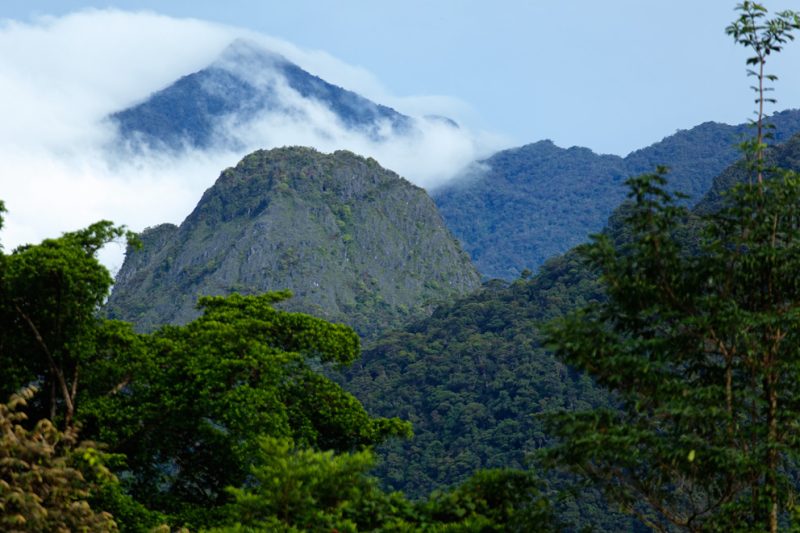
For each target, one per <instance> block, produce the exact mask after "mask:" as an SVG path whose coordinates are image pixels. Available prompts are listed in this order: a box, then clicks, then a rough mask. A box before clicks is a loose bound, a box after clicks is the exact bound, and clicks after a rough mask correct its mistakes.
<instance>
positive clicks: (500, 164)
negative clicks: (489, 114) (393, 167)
mask: <svg viewBox="0 0 800 533" xmlns="http://www.w3.org/2000/svg"><path fill="white" fill-rule="evenodd" d="M770 122H771V123H772V124H774V125H775V129H774V135H775V142H783V141H785V140H788V138H789V137H791V136H792V135H793V134H794V133H796V132H798V131H800V111H798V110H789V111H783V112H780V113H776V114H775V115H773V116H772V117H771V119H770ZM748 130H749V126H748V125H746V124H740V125H738V126H729V125H727V124H719V123H714V122H706V123H704V124H701V125H699V126H696V127H694V128H692V129H690V130H682V131H679V132H677V133H675V134H673V135H670V136H669V137H666V138H664V139H663V140H662V141H660V142H657V143H655V144H653V145H651V146H648V147H647V148H643V149H641V150H637V151H635V152H632V153H630V154H629V155H628V156H626V157H625V158H622V157H618V156H614V155H598V154H595V153H593V152H592V151H591V150H589V149H587V148H579V147H572V148H568V149H564V148H559V147H557V146H555V145H554V144H553V143H552V142H550V141H541V142H538V143H534V144H529V145H526V146H522V147H520V148H514V149H511V150H505V151H502V152H499V153H497V154H495V155H493V156H492V157H490V158H489V159H487V160H485V161H483V162H482V163H481V164H480V165H478V166H477V167H476V168H473V169H472V170H471V172H472V175H469V176H464V177H462V178H460V179H455V180H453V181H452V182H450V183H449V184H448V185H446V186H444V187H442V188H439V189H436V190H434V191H432V193H431V194H432V196H433V198H434V201H435V202H436V205H437V207H438V208H439V211H440V212H441V213H442V217H444V219H445V222H446V224H447V225H448V227H449V228H450V229H451V231H452V232H453V233H454V234H455V235H456V237H458V239H459V240H460V241H461V242H462V244H463V246H464V249H465V250H466V251H467V252H468V253H469V254H470V256H471V257H472V259H473V261H475V264H476V265H477V267H478V270H479V271H480V272H481V274H482V275H483V276H484V277H489V278H494V277H496V278H502V279H507V280H513V279H515V278H516V277H518V276H519V274H520V273H521V272H522V271H523V270H524V269H526V268H529V269H534V270H535V269H536V268H538V267H539V266H540V265H541V264H542V263H543V262H544V261H545V260H546V259H548V258H550V257H553V256H555V255H558V254H560V253H564V252H566V251H567V250H569V249H570V248H571V247H573V246H575V245H577V244H580V243H582V242H585V241H586V240H587V237H588V235H589V234H591V233H595V232H597V231H600V230H601V229H602V228H603V226H604V225H605V223H606V220H607V219H608V217H609V215H610V214H611V212H612V211H613V209H614V208H615V207H616V206H617V205H619V203H620V202H621V201H622V200H623V199H624V198H625V192H626V190H625V187H624V185H623V183H624V181H625V179H626V178H628V177H629V176H633V175H637V174H641V173H643V172H650V171H652V170H654V169H655V167H656V165H666V166H668V167H670V169H671V172H670V183H671V186H672V187H673V189H674V190H679V191H681V192H683V193H685V194H687V195H689V198H690V201H697V200H699V199H700V197H701V196H702V195H703V194H704V193H705V192H706V191H707V190H708V189H709V187H710V186H711V182H712V180H713V178H714V177H715V176H717V175H718V174H719V173H720V172H722V171H723V170H724V169H725V168H726V167H727V166H728V165H730V164H732V163H733V162H734V161H735V160H736V158H737V157H738V150H737V148H736V145H737V143H738V142H740V141H741V140H742V139H743V138H744V136H745V135H746V134H747V133H748Z"/></svg>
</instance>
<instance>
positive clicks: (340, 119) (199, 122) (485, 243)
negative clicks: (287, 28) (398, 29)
mask: <svg viewBox="0 0 800 533" xmlns="http://www.w3.org/2000/svg"><path fill="white" fill-rule="evenodd" d="M319 110H322V111H323V112H324V113H327V114H329V115H330V116H333V117H335V118H336V122H337V123H338V124H339V126H340V127H341V128H343V129H344V130H345V131H349V132H353V133H357V134H359V135H363V136H364V138H367V139H370V140H373V141H385V142H389V143H390V142H395V141H397V139H398V136H400V138H402V136H403V135H407V134H408V135H412V134H413V132H414V131H415V127H416V126H415V124H416V121H417V120H418V119H415V118H412V117H409V116H407V115H403V114H401V113H399V112H397V111H395V110H394V109H392V108H390V107H387V106H384V105H380V104H377V103H374V102H372V101H370V100H368V99H366V98H364V97H363V96H360V95H358V94H356V93H354V92H352V91H349V90H346V89H343V88H341V87H338V86H336V85H333V84H331V83H328V82H326V81H325V80H323V79H321V78H319V77H317V76H314V75H313V74H311V73H309V72H306V71H305V70H303V69H302V68H300V67H299V66H297V65H295V64H294V63H292V62H290V61H288V60H287V59H285V58H284V57H282V56H280V55H278V54H275V53H273V52H270V51H268V50H266V49H264V48H262V47H260V46H259V45H258V44H255V43H253V42H250V41H247V40H237V41H234V42H233V43H232V44H230V45H229V46H228V47H227V48H226V49H225V50H224V51H223V52H222V54H221V55H220V57H219V58H218V59H217V60H216V61H214V62H213V63H212V64H211V65H209V66H208V67H206V68H204V69H202V70H200V71H198V72H195V73H192V74H189V75H187V76H184V77H182V78H180V79H179V80H177V81H176V82H175V83H173V84H171V85H170V86H168V87H166V88H164V89H163V90H161V91H158V92H156V93H154V94H152V95H150V96H149V97H147V98H146V99H145V100H144V101H142V102H141V103H139V104H137V105H135V106H132V107H130V108H128V109H125V110H121V111H119V112H116V113H114V114H112V115H110V117H109V120H110V121H111V122H112V123H114V124H115V125H116V127H117V133H118V137H117V143H118V145H122V146H126V147H128V148H131V149H133V150H134V151H138V150H167V151H172V152H175V151H182V150H184V149H187V148H192V149H199V150H210V149H215V148H219V147H224V148H228V149H233V150H241V151H242V154H244V153H246V149H249V148H248V145H252V143H253V142H256V143H257V142H258V135H255V136H253V135H250V134H248V133H247V132H248V131H249V128H250V127H252V126H253V124H255V123H257V122H258V121H259V120H260V119H263V118H264V117H267V116H271V117H282V119H285V120H289V121H290V122H293V123H295V124H304V123H308V124H310V125H311V127H314V126H315V122H314V121H315V120H316V118H315V117H314V116H309V114H311V115H314V113H315V112H316V111H319ZM425 119H426V120H437V121H439V122H441V123H443V124H447V125H448V126H449V127H452V128H458V125H457V124H456V123H454V122H453V121H452V120H450V119H448V118H446V117H425ZM771 122H772V123H773V124H774V126H775V129H774V132H773V133H774V135H775V139H774V141H775V142H781V141H784V140H786V139H788V138H789V137H790V136H791V135H792V134H794V133H796V132H798V131H800V111H798V110H788V111H783V112H780V113H776V114H775V115H773V116H772V117H771ZM280 124H281V123H280V121H278V123H276V124H275V125H274V127H275V128H278V129H279V128H280ZM747 134H748V126H747V125H746V124H740V125H736V126H730V125H727V124H720V123H715V122H706V123H704V124H701V125H699V126H696V127H693V128H691V129H688V130H681V131H678V132H676V133H675V134H673V135H670V136H668V137H665V138H664V139H663V140H661V141H660V142H657V143H654V144H653V145H651V146H648V147H645V148H642V149H640V150H637V151H634V152H632V153H630V154H628V155H627V156H626V157H620V156H616V155H599V154H595V153H594V152H592V151H591V150H589V149H588V148H580V147H571V148H566V149H565V148H560V147H557V146H555V145H554V144H553V143H552V142H550V141H539V142H536V143H533V144H528V145H525V146H522V147H518V148H513V149H510V150H504V151H501V152H498V153H496V154H494V155H493V156H491V157H489V158H488V159H486V160H484V161H480V162H476V163H475V164H473V165H472V167H471V168H470V169H469V170H468V171H467V172H464V173H463V174H462V175H460V176H457V177H455V178H454V179H452V180H450V181H449V182H448V183H447V184H446V185H444V186H442V187H439V188H437V189H434V190H432V191H430V192H431V195H432V197H433V199H434V201H435V203H436V206H437V207H438V209H439V211H440V212H441V215H442V217H443V218H444V220H445V224H446V225H447V226H448V228H449V229H450V230H451V231H452V232H453V234H455V236H456V237H457V238H458V239H459V240H460V242H461V244H462V246H463V247H464V249H465V250H466V251H467V253H468V254H469V255H470V257H471V258H472V259H473V261H474V262H475V264H476V266H477V268H478V270H479V272H480V273H481V275H482V276H483V277H484V278H501V279H506V280H513V279H516V278H517V277H519V275H520V274H521V273H522V272H523V271H525V270H526V269H530V270H534V271H535V270H537V269H538V268H539V267H540V266H541V264H542V263H543V262H544V261H545V260H547V259H548V258H550V257H553V256H555V255H558V254H561V253H564V252H565V251H567V250H568V249H570V248H571V247H573V246H575V245H577V244H579V243H581V242H584V241H585V240H586V239H587V238H588V236H589V235H590V234H591V233H594V232H597V231H599V230H600V229H602V228H603V226H604V225H605V223H606V221H607V219H608V217H609V215H610V214H611V212H612V211H613V209H614V208H615V207H616V206H617V205H619V203H620V202H621V201H622V200H624V198H625V194H626V192H625V191H626V189H625V187H624V181H625V179H626V178H627V177H629V176H632V175H636V174H640V173H643V172H650V171H653V170H654V169H655V167H656V166H657V165H666V166H668V167H670V169H671V172H670V175H669V178H670V180H671V182H670V185H671V188H672V189H673V190H678V191H681V192H683V193H685V194H687V195H688V196H689V200H688V201H693V200H696V199H698V198H700V197H701V196H702V195H703V194H704V193H705V192H706V191H707V190H708V189H709V187H710V186H711V180H712V179H713V178H714V176H716V175H717V174H719V173H720V172H722V171H723V170H724V169H725V168H726V167H727V166H728V165H730V164H731V163H732V162H733V161H735V160H736V158H737V157H738V150H737V148H736V144H737V143H738V142H739V141H741V140H742V139H743V138H744V137H745V136H746V135H747Z"/></svg>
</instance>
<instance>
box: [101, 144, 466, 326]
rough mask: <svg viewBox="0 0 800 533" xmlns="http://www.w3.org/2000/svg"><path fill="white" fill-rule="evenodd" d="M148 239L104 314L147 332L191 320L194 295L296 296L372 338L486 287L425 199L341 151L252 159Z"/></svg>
mask: <svg viewBox="0 0 800 533" xmlns="http://www.w3.org/2000/svg"><path fill="white" fill-rule="evenodd" d="M141 239H142V242H143V247H142V249H141V250H134V249H129V250H128V253H127V256H126V258H125V263H124V264H123V266H122V268H121V269H120V271H119V274H118V275H117V280H116V285H115V287H114V290H113V292H112V294H111V297H110V299H109V302H108V309H109V314H110V316H112V317H114V318H121V319H124V320H129V321H131V322H133V323H134V324H136V325H137V327H139V328H141V329H145V330H147V329H151V328H153V327H155V326H157V325H160V324H167V323H184V322H186V321H188V320H189V319H191V318H194V317H195V316H197V314H198V312H197V311H196V310H195V308H194V306H195V301H196V299H197V297H198V296H199V295H218V294H228V293H231V292H240V293H244V294H257V293H261V292H264V291H269V290H281V289H290V290H292V291H293V293H294V295H295V296H294V298H292V299H291V300H289V301H288V302H287V304H286V307H287V308H289V309H291V310H298V311H303V312H308V313H311V314H313V315H316V316H319V317H321V318H325V319H329V320H333V321H337V322H344V323H346V324H348V325H352V326H353V327H355V328H356V330H357V331H358V332H359V333H360V334H361V335H364V336H371V335H373V334H375V333H376V332H377V331H378V330H380V329H382V328H388V327H390V326H392V325H398V324H399V323H400V322H402V321H403V320H405V319H407V318H409V317H411V316H413V315H414V313H416V312H418V311H420V310H424V309H427V308H429V307H430V306H432V305H433V304H435V303H438V302H439V301H440V300H444V299H448V298H450V297H453V296H459V295H464V294H466V293H468V292H470V291H471V290H473V289H475V288H476V287H478V285H479V277H478V274H477V272H476V271H475V268H474V267H473V265H472V264H471V263H470V261H469V257H467V255H466V254H465V253H464V252H463V251H462V250H461V248H460V246H459V245H458V242H457V241H456V240H455V239H454V238H453V236H452V235H451V234H450V232H449V231H448V230H447V229H446V228H445V227H444V224H443V223H442V219H441V217H440V216H439V214H438V213H437V211H436V208H435V206H434V204H433V202H432V201H431V199H430V198H429V197H428V195H427V194H426V193H425V191H424V190H422V189H420V188H418V187H415V186H414V185H412V184H410V183H409V182H407V181H406V180H404V179H403V178H401V177H400V176H398V175H397V174H395V173H393V172H391V171H388V170H385V169H383V168H381V167H380V165H378V163H377V162H375V161H374V160H372V159H365V158H363V157H360V156H357V155H355V154H352V153H350V152H344V151H339V152H335V153H333V154H330V155H326V154H322V153H319V152H317V151H315V150H313V149H310V148H283V149H274V150H269V151H257V152H255V153H253V154H250V155H249V156H247V157H245V158H244V159H243V160H242V161H241V162H240V163H239V164H238V165H237V166H236V167H235V168H229V169H227V170H225V171H223V172H222V174H221V175H220V177H219V179H218V180H217V182H216V183H215V184H214V186H212V187H211V188H210V189H208V190H207V191H206V193H205V194H204V195H203V198H202V199H201V200H200V202H199V204H198V205H197V207H196V208H195V210H194V211H193V212H192V213H191V214H190V215H189V216H188V217H187V218H186V220H185V221H184V222H183V223H182V224H181V225H180V227H176V226H174V225H167V224H165V225H161V226H158V227H156V228H152V229H149V230H147V231H145V232H144V233H143V234H142V236H141Z"/></svg>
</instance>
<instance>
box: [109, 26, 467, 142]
mask: <svg viewBox="0 0 800 533" xmlns="http://www.w3.org/2000/svg"><path fill="white" fill-rule="evenodd" d="M319 106H321V107H322V108H324V109H325V110H327V111H329V112H330V113H332V115H333V118H334V119H335V120H334V121H333V122H331V120H330V119H331V117H328V116H324V115H320V114H319V113H317V112H315V110H314V109H310V107H319ZM275 115H279V116H281V118H288V119H290V121H291V122H296V123H298V126H300V127H303V126H307V125H309V123H311V124H310V125H312V126H313V127H314V129H315V130H317V131H318V132H321V133H324V134H325V135H326V136H327V137H329V138H333V139H336V138H338V137H340V135H339V133H340V132H339V131H337V129H344V130H348V132H355V133H361V134H363V135H364V136H366V137H367V138H368V139H369V140H371V141H375V142H386V141H391V140H392V136H393V135H403V134H408V133H410V132H411V130H412V128H414V127H415V122H416V121H415V120H413V119H412V118H410V117H408V116H406V115H403V114H401V113H398V112H397V111H395V110H394V109H392V108H390V107H387V106H383V105H379V104H375V103H374V102H372V101H370V100H368V99H366V98H364V97H363V96H360V95H359V94H357V93H355V92H352V91H349V90H346V89H343V88H342V87H338V86H336V85H333V84H331V83H328V82H327V81H325V80H323V79H321V78H319V77H317V76H314V75H313V74H310V73H309V72H307V71H305V70H303V69H302V68H300V67H299V66H297V65H296V64H294V63H292V62H291V61H289V60H287V59H286V58H285V57H283V56H282V55H280V54H277V53H275V52H273V51H271V50H268V49H266V48H264V47H262V46H260V45H258V44H257V43H255V42H254V41H252V40H250V39H243V38H238V39H236V40H234V41H233V42H232V43H231V44H230V45H228V46H227V47H226V48H225V50H223V52H222V53H221V54H220V56H219V58H218V59H216V60H215V61H214V62H213V63H211V64H210V65H209V66H208V67H206V68H204V69H202V70H200V71H198V72H195V73H192V74H189V75H186V76H183V77H181V78H180V79H179V80H178V81H176V82H175V83H173V84H172V85H170V86H169V87H167V88H165V89H163V90H160V91H158V92H157V93H155V94H153V95H152V96H150V97H149V98H148V99H147V100H145V101H144V102H142V103H139V104H137V105H135V106H133V107H130V108H128V109H125V110H123V111H119V112H116V113H114V114H112V115H111V117H110V118H111V120H112V122H113V123H114V124H115V125H116V126H117V128H118V131H119V136H120V137H121V139H122V140H123V141H125V142H126V143H127V144H128V145H132V146H133V147H134V148H135V147H136V146H137V145H139V144H143V145H145V146H146V147H147V148H149V149H164V148H166V149H170V150H180V149H185V148H202V149H209V148H214V147H231V148H235V149H238V150H246V149H248V148H253V149H255V148H259V147H261V145H262V144H264V143H270V138H266V139H265V138H261V137H258V136H256V137H250V136H249V135H250V134H252V133H253V132H254V131H262V132H263V128H257V129H256V130H254V128H252V127H251V126H252V123H254V122H258V121H265V120H267V121H268V120H274V119H275ZM450 124H451V125H452V124H453V122H452V121H451V122H450ZM283 127H285V125H284V126H283ZM317 142H319V140H318V139H316V138H311V139H309V144H314V143H317Z"/></svg>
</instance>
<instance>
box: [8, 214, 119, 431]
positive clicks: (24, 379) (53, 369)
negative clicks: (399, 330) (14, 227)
mask: <svg viewBox="0 0 800 533" xmlns="http://www.w3.org/2000/svg"><path fill="white" fill-rule="evenodd" d="M123 236H127V237H128V239H129V240H131V242H135V241H134V240H133V236H132V234H130V233H128V232H126V230H125V228H124V227H116V226H114V225H113V224H111V223H110V222H108V221H102V222H98V223H96V224H93V225H91V226H89V227H88V228H86V229H84V230H80V231H76V232H71V233H65V234H64V235H63V236H62V237H61V238H58V239H48V240H45V241H44V242H43V243H41V244H40V245H37V246H31V245H28V246H22V247H20V248H17V249H16V250H14V251H13V252H12V253H11V254H10V255H5V256H3V261H2V270H0V366H1V367H2V368H4V369H7V370H6V371H4V372H3V375H2V377H0V394H6V395H8V394H11V393H12V392H14V391H16V390H18V389H19V388H20V387H22V386H25V385H28V384H30V383H34V382H37V383H41V385H42V388H43V389H44V390H45V391H47V397H46V400H45V404H43V405H40V406H39V407H40V413H39V414H40V416H41V417H49V418H50V419H52V420H56V417H57V416H58V417H59V419H60V420H61V421H62V422H63V423H64V424H65V425H66V426H69V425H70V424H71V422H72V420H73V417H74V414H75V409H76V402H77V396H78V392H79V385H80V381H81V373H82V372H83V371H84V370H86V367H87V366H89V367H90V366H91V364H92V359H93V358H94V357H95V355H96V340H97V338H98V337H99V336H101V335H103V332H102V330H103V328H104V325H103V323H102V321H100V320H98V319H97V318H96V313H97V309H98V308H99V306H100V305H101V304H102V303H103V301H104V299H105V298H106V296H107V294H108V290H109V288H110V286H111V282H112V279H111V276H110V275H109V273H108V271H107V270H106V269H105V268H104V267H103V266H102V265H100V263H99V262H98V261H97V259H96V257H95V253H96V252H97V250H98V249H99V248H101V247H102V246H103V245H104V244H106V243H107V242H109V241H111V240H113V239H116V238H119V237H123Z"/></svg>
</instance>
